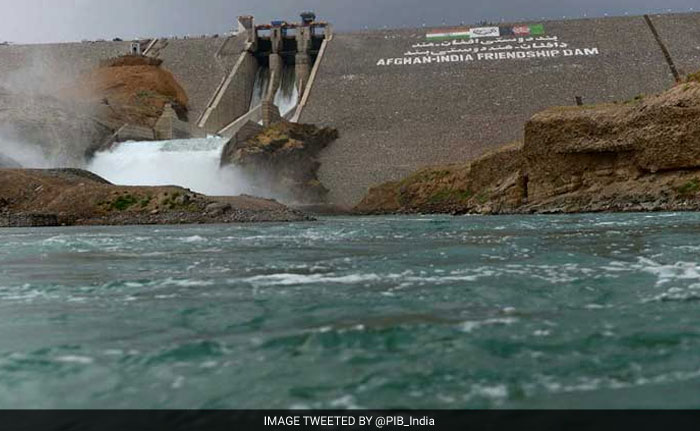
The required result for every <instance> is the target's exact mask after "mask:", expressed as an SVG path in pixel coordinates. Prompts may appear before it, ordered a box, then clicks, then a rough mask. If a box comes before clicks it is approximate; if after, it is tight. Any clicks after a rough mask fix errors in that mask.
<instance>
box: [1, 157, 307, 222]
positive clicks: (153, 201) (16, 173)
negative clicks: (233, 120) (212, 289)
mask: <svg viewBox="0 0 700 431" xmlns="http://www.w3.org/2000/svg"><path fill="white" fill-rule="evenodd" d="M302 220H309V217H308V216H306V215H304V214H302V213H301V212H298V211H295V210H292V209H289V208H287V207H286V206H284V205H282V204H279V203H277V202H275V201H272V200H266V199H260V198H254V197H249V196H237V197H221V198H218V197H209V196H204V195H200V194H198V193H193V192H191V191H189V190H187V189H183V188H180V187H173V186H169V187H125V186H115V185H112V184H110V183H109V182H107V181H105V180H104V179H102V178H100V177H98V176H96V175H94V174H92V173H90V172H87V171H83V170H79V169H47V170H38V169H0V226H4V227H7V226H55V225H127V224H186V223H235V222H268V221H302Z"/></svg>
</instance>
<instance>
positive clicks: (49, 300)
mask: <svg viewBox="0 0 700 431" xmlns="http://www.w3.org/2000/svg"><path fill="white" fill-rule="evenodd" d="M0 238H1V239H2V240H1V241H0V316H1V317H0V318H1V319H2V320H1V324H0V407H2V408H26V407H32V408H355V407H369V408H379V407H383V408H391V407H397V408H401V407H409V408H460V409H462V408H507V407H512V408H537V407H549V408H558V407H571V408H610V407H619V408H627V407H650V406H653V407H668V408H670V407H693V408H695V407H697V406H698V405H700V360H699V359H700V308H699V307H700V301H699V300H700V214H698V213H668V214H620V215H610V214H598V215H561V216H495V217H481V216H475V217H445V216H415V217H411V216H400V217H399V216H396V217H355V218H352V217H330V218H322V219H321V220H320V221H319V222H316V223H298V224H249V225H227V226H222V225H213V226H173V227H163V226H158V227H150V226H141V227H97V228H95V227H90V228H87V227H70V228H47V229H13V230H8V229H2V230H0Z"/></svg>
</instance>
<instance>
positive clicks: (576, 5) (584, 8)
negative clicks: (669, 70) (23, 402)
mask: <svg viewBox="0 0 700 431" xmlns="http://www.w3.org/2000/svg"><path fill="white" fill-rule="evenodd" d="M693 8H695V10H700V2H698V0H663V1H662V0H0V42H1V41H3V40H7V41H12V42H18V43H37V42H51V41H53V42H58V41H79V40H82V39H90V40H94V39H112V38H114V37H121V38H123V39H131V38H136V37H139V36H144V37H148V36H170V35H180V36H184V35H188V34H190V35H200V34H214V33H224V32H226V31H228V30H230V29H232V28H233V27H234V24H235V22H236V17H237V16H238V15H244V14H250V15H254V16H255V17H256V21H258V22H269V21H270V20H271V19H274V18H281V19H286V20H288V21H291V20H295V21H296V20H297V16H298V12H299V11H301V10H307V9H309V10H314V11H315V12H316V13H317V15H318V16H319V18H321V19H325V20H327V21H330V22H331V23H333V24H334V26H335V28H336V29H337V30H341V31H345V30H356V29H364V28H365V27H368V28H383V27H384V26H387V27H418V26H421V25H423V24H426V25H429V26H436V25H442V24H449V25H452V24H459V23H460V22H465V23H474V22H478V21H481V20H488V21H500V20H506V21H518V20H532V19H543V18H562V17H566V18H574V17H584V16H589V17H591V16H605V15H606V14H607V15H625V14H630V15H637V14H643V13H657V12H666V11H676V12H688V11H691V10H693Z"/></svg>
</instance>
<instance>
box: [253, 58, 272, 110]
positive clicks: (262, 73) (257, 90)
mask: <svg viewBox="0 0 700 431" xmlns="http://www.w3.org/2000/svg"><path fill="white" fill-rule="evenodd" d="M269 85H270V69H269V68H267V67H260V68H259V69H258V72H257V73H256V74H255V84H253V97H252V98H251V99H250V109H253V108H255V107H257V106H258V105H259V104H261V103H262V101H263V99H264V98H265V91H266V90H267V87H268V86H269Z"/></svg>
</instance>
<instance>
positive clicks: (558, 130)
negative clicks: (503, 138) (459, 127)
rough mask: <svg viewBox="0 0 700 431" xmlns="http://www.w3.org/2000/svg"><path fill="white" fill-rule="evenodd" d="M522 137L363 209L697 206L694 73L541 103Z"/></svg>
mask: <svg viewBox="0 0 700 431" xmlns="http://www.w3.org/2000/svg"><path fill="white" fill-rule="evenodd" d="M524 136H525V138H524V143H523V144H522V145H519V144H518V145H511V146H509V147H505V148H503V149H501V150H499V151H496V152H494V153H491V154H487V155H485V156H483V157H481V158H479V159H477V160H474V161H472V162H468V163H464V164H461V165H448V166H443V167H435V168H429V169H424V170H422V171H419V172H418V173H416V174H413V175H411V176H409V177H408V178H406V179H404V180H402V181H398V182H391V183H386V184H383V185H381V186H378V187H375V188H373V189H371V190H370V192H369V194H368V195H367V196H366V197H365V198H364V200H363V201H362V202H361V203H360V204H359V205H358V206H357V210H358V211H360V212H365V213H384V212H438V213H442V212H447V213H531V212H585V211H651V210H697V209H700V75H691V76H690V77H689V78H688V79H687V80H686V81H685V82H683V83H681V84H679V85H676V86H674V87H673V88H672V89H670V90H668V91H666V92H664V93H662V94H659V95H653V96H643V95H640V96H638V97H637V98H635V99H634V100H630V101H627V102H623V103H611V104H604V105H594V106H581V107H560V108H551V109H548V110H545V111H543V112H540V113H538V114H536V115H535V116H534V117H532V118H531V119H530V120H529V121H528V122H527V124H526V125H525V133H524Z"/></svg>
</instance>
